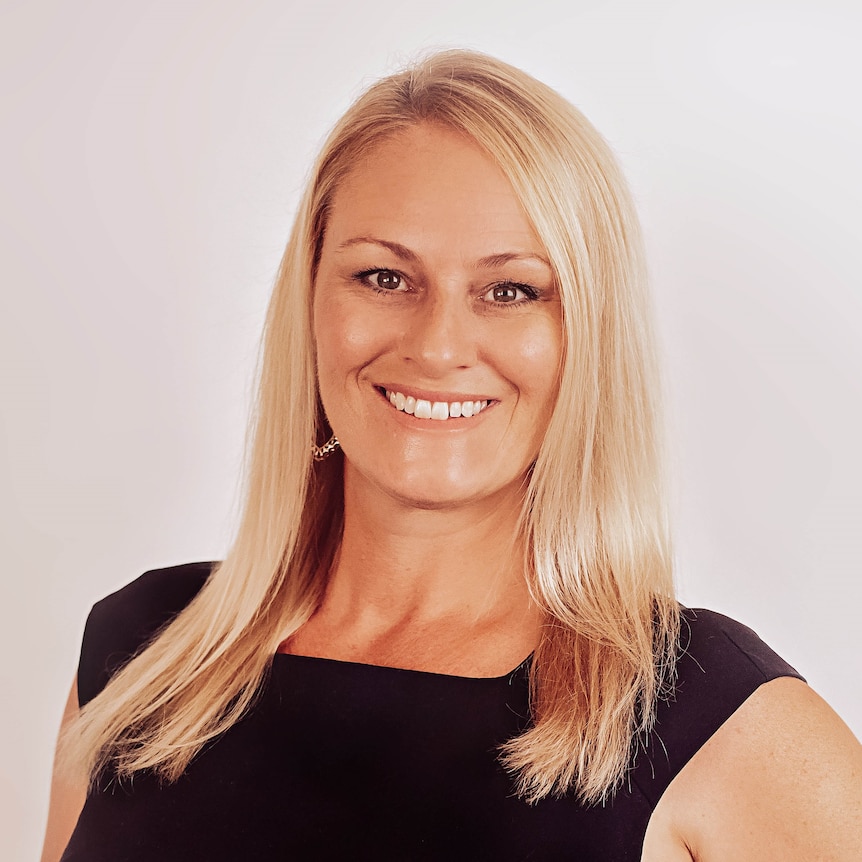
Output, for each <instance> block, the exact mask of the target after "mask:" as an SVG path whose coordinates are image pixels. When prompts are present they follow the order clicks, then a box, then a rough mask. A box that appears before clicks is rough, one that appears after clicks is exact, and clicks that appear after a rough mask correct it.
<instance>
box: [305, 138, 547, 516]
mask: <svg viewBox="0 0 862 862" xmlns="http://www.w3.org/2000/svg"><path fill="white" fill-rule="evenodd" d="M314 338H315V342H316V350H317V367H318V377H319V386H320V395H321V399H322V401H323V406H324V408H325V410H326V415H327V417H328V419H329V422H330V424H331V426H332V429H333V431H334V432H335V434H336V436H337V437H338V439H339V440H340V441H341V444H342V448H343V449H344V454H345V458H346V467H345V469H346V470H348V471H350V472H351V475H350V477H349V478H350V481H351V482H358V483H362V482H367V483H370V484H371V485H373V486H375V487H376V488H377V489H379V490H383V491H385V492H387V493H388V494H390V495H392V496H394V497H396V498H398V499H399V500H401V501H403V502H406V503H408V504H412V505H418V506H421V507H426V508H437V507H449V506H456V505H462V504H464V503H468V502H472V501H476V500H479V499H482V498H487V497H490V496H493V495H495V494H499V493H500V492H501V491H505V490H509V489H511V487H512V486H513V483H520V482H521V480H522V479H523V477H524V475H525V473H526V472H527V470H528V469H529V466H530V464H531V463H532V461H533V460H534V458H535V456H536V454H537V452H538V448H539V445H540V443H541V441H542V438H543V435H544V432H545V429H546V428H547V424H548V419H549V417H550V414H551V410H552V408H553V404H554V400H555V397H556V394H557V387H558V379H559V367H560V357H561V313H560V301H559V296H558V293H557V289H556V285H555V282H554V276H553V273H552V271H551V267H550V265H549V263H548V261H547V256H546V253H545V250H544V248H543V247H542V244H541V243H540V242H539V240H538V238H537V237H536V235H535V233H534V231H533V229H532V227H531V225H530V223H529V221H528V220H527V217H526V215H525V213H524V211H523V209H522V207H521V205H520V203H519V201H518V199H517V198H516V197H515V193H514V191H513V189H512V187H511V185H510V183H509V181H508V180H507V179H506V177H505V176H504V175H503V173H502V172H501V171H500V169H499V168H498V167H497V166H496V165H495V164H494V162H492V161H491V160H490V159H489V158H488V157H487V156H486V155H485V154H484V153H483V151H482V150H480V149H479V148H478V147H477V146H476V145H475V144H474V143H472V142H471V141H470V140H468V139H466V138H465V137H463V136H461V135H459V134H458V133H456V132H453V131H451V130H449V129H447V128H444V127H441V126H437V125H430V124H422V125H418V126H414V127H412V128H410V129H409V130H407V131H406V132H403V133H399V134H398V135H397V136H395V137H392V138H389V139H387V140H386V141H384V142H382V143H381V144H379V145H378V146H377V147H376V148H375V149H374V150H372V152H371V154H370V155H369V156H367V157H366V158H364V159H362V160H361V161H358V162H357V164H356V166H355V167H354V169H353V171H352V172H351V173H350V174H349V175H348V177H347V178H346V179H345V180H344V181H343V182H342V184H341V185H340V186H339V187H338V189H337V190H336V192H335V195H334V199H333V201H332V207H331V211H330V217H329V221H328V223H327V226H326V233H325V236H324V241H323V247H322V251H321V258H320V264H319V268H318V272H317V277H316V279H315V285H314Z"/></svg>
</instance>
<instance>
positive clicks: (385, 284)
mask: <svg viewBox="0 0 862 862" xmlns="http://www.w3.org/2000/svg"><path fill="white" fill-rule="evenodd" d="M354 278H356V279H358V280H359V281H362V282H364V283H365V284H367V285H369V286H370V287H373V288H375V289H376V290H380V291H387V292H391V291H394V290H402V289H403V288H404V279H403V278H402V276H401V275H400V274H399V273H397V272H394V271H393V270H391V269H366V270H365V271H364V272H358V273H356V275H355V276H354Z"/></svg>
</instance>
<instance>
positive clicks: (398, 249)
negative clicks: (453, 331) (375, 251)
mask: <svg viewBox="0 0 862 862" xmlns="http://www.w3.org/2000/svg"><path fill="white" fill-rule="evenodd" d="M354 245H379V246H383V248H386V249H389V251H391V252H392V253H393V254H394V255H396V256H397V257H400V258H401V259H402V260H405V261H407V262H409V263H414V264H415V263H419V255H417V254H416V252H414V251H412V250H411V249H409V248H407V246H406V245H401V243H399V242H391V241H390V240H387V239H379V238H378V237H374V236H355V237H352V238H351V239H348V240H345V241H344V242H343V243H341V245H339V246H338V248H337V249H336V250H335V251H336V253H338V252H341V251H344V250H345V249H347V248H350V247H351V246H354ZM513 260H535V261H538V262H539V263H542V264H544V265H545V266H547V267H548V269H551V268H552V267H551V262H550V261H549V260H548V259H547V258H546V257H545V256H544V255H541V254H535V253H533V252H514V251H506V252H500V253H498V254H489V255H487V256H486V257H481V258H479V260H477V261H476V265H477V266H478V267H479V268H480V269H495V268H497V267H501V266H503V265H504V264H507V263H510V262H511V261H513Z"/></svg>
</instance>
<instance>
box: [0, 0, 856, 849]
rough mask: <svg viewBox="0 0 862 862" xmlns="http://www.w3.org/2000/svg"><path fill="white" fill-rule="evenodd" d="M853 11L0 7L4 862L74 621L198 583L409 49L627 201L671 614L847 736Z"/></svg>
mask: <svg viewBox="0 0 862 862" xmlns="http://www.w3.org/2000/svg"><path fill="white" fill-rule="evenodd" d="M860 8H861V7H860V5H859V4H858V3H851V2H849V0H847V2H830V0H803V2H793V0H781V2H778V0H776V2H769V0H702V2H691V0H685V2H680V0H652V2H643V0H638V2H634V0H630V2H599V0H593V2H588V0H566V2H562V0H560V2H553V0H532V2H529V3H524V2H512V0H483V2H470V1H469V0H466V2H465V0H458V2H455V0H437V2H435V3H433V4H431V3H421V4H420V3H411V2H404V0H399V2H395V0H365V2H363V3H361V4H360V3H347V2H346V0H343V2H341V3H334V2H326V0H316V2H313V3H312V2H304V3H301V4H300V3H295V2H290V0H269V2H264V0H258V2H255V0H244V2H238V0H234V2H231V0H205V2H204V0H186V2H170V0H138V2H134V3H132V2H125V0H77V2H75V3H65V2H60V0H52V2H44V0H27V2H10V0H0V88H2V101H0V141H2V144H0V146H2V151H3V157H2V160H0V259H2V271H0V279H2V281H0V414H2V421H0V495H2V496H0V506H2V509H0V546H2V555H0V560H2V563H0V565H2V571H1V572H0V589H2V595H0V614H2V625H0V648H2V655H3V662H2V671H0V672H2V679H0V691H2V697H3V705H2V709H0V747H2V751H0V835H2V845H3V846H2V847H0V855H2V858H3V859H7V860H14V859H21V860H24V859H33V858H35V857H36V855H37V853H38V846H39V842H40V840H41V838H40V835H41V830H42V827H43V823H44V817H45V812H46V806H47V794H48V781H49V771H50V762H51V757H52V749H53V740H54V735H55V732H56V729H57V724H58V721H59V717H60V713H61V708H62V704H63V701H64V699H65V696H66V692H67V691H68V687H69V683H70V681H71V679H72V677H73V673H74V670H75V665H76V660H77V650H78V643H79V638H80V635H81V631H82V627H83V623H84V619H85V617H86V614H87V611H88V609H89V607H90V605H91V604H92V603H93V602H94V601H95V600H97V599H98V598H100V597H101V596H103V595H104V594H106V593H107V592H110V591H112V590H114V589H116V588H118V587H119V586H121V585H122V584H124V583H126V582H127V581H129V580H131V579H132V578H134V577H136V576H137V575H138V574H139V573H140V572H142V571H144V570H145V569H147V568H153V567H157V566H163V565H168V564H172V563H178V562H183V561H189V560H200V559H214V558H218V557H220V556H221V555H222V554H223V552H224V550H225V547H226V545H227V544H228V542H229V540H230V536H231V532H232V529H233V525H234V523H235V515H236V500H237V496H238V481H237V476H238V472H239V466H240V462H241V457H242V446H243V435H244V426H245V414H246V410H247V407H248V403H249V398H250V393H251V388H252V380H253V370H254V363H255V358H256V350H257V339H258V335H259V331H260V327H261V322H262V317H263V314H264V309H265V305H266V301H267V296H268V292H269V290H270V286H271V284H272V282H273V277H274V274H275V270H276V266H277V263H278V260H279V256H280V254H281V251H282V247H283V245H284V242H285V239H286V237H287V234H288V231H289V227H290V223H291V218H292V214H293V211H294V207H295V205H296V201H297V198H298V194H299V191H300V189H301V187H302V185H303V182H304V179H305V177H306V173H307V170H308V167H309V164H310V161H311V158H312V156H313V154H314V153H315V151H316V149H317V147H318V146H319V144H320V142H321V140H322V138H323V136H324V134H325V132H326V130H327V129H328V127H329V126H330V125H331V124H332V123H333V122H334V120H335V119H336V118H337V116H338V115H339V114H340V112H341V111H342V110H343V109H344V108H345V107H346V106H347V105H348V103H349V101H350V100H351V99H352V98H353V97H354V96H355V95H356V94H357V93H358V92H359V91H360V90H361V89H362V87H363V86H364V85H366V84H367V83H369V82H370V81H372V80H373V79H374V78H375V77H377V76H379V75H381V74H384V73H386V72H387V71H392V70H394V69H395V68H397V67H398V66H399V64H401V63H402V62H403V61H405V60H406V59H409V58H410V57H412V56H414V55H415V54H416V53H417V51H419V50H422V49H425V48H429V47H441V46H466V47H473V48H478V49H481V50H484V51H487V52H489V53H492V54H496V55H498V56H500V57H502V58H503V59H505V60H508V61H509V62H511V63H514V64H515V65H518V66H521V67H522V68H524V69H526V70H527V71H529V72H531V73H532V74H534V75H535V76H537V77H539V78H540V79H542V80H544V81H546V82H547V83H549V84H551V85H552V86H554V87H555V88H557V89H558V90H559V91H560V92H562V93H563V94H564V95H565V96H566V97H567V98H569V99H570V100H571V101H573V102H574V103H575V104H576V105H578V106H579V107H580V108H581V109H582V110H583V111H584V112H585V113H586V114H587V116H588V117H590V118H591V119H592V121H593V122H594V123H595V124H596V125H597V126H598V128H599V129H600V130H601V131H602V132H603V133H604V134H605V136H606V137H607V138H608V139H609V141H610V142H611V144H612V145H613V147H614V148H615V150H616V151H617V153H618V154H619V157H620V159H621V160H622V162H623V164H624V167H625V169H626V171H627V173H628V176H629V178H630V180H631V183H632V186H633V189H634V192H635V195H636V198H637V200H638V205H639V208H640V212H641V216H642V218H643V222H644V226H645V231H646V236H647V241H648V246H649V255H650V265H651V271H652V280H653V284H654V290H655V296H656V305H657V311H658V319H659V327H660V333H661V338H662V348H663V351H664V354H665V359H666V368H667V389H668V393H669V394H668V402H669V411H668V412H669V433H670V440H671V451H672V453H673V459H674V483H675V485H674V487H675V489H676V491H675V512H676V536H677V542H678V555H677V556H678V580H679V585H680V592H681V596H682V599H683V600H684V601H685V602H686V603H688V604H691V605H694V606H707V607H712V608H714V609H716V610H720V611H722V612H724V613H727V614H729V615H731V616H734V617H736V618H738V619H740V620H742V621H743V622H745V623H747V624H749V625H751V626H752V627H754V628H755V629H756V630H757V631H758V632H759V633H760V635H761V636H762V637H763V638H764V639H765V640H767V641H768V642H769V643H770V644H772V645H773V647H775V648H776V649H777V650H778V651H779V652H780V653H782V654H783V655H784V656H785V657H786V658H787V659H788V660H789V661H790V662H791V663H793V664H794V665H795V666H797V667H798V668H799V670H800V671H801V672H802V673H804V674H805V675H806V676H807V678H808V679H809V681H810V683H811V684H812V685H813V686H814V687H815V688H816V689H817V690H818V691H820V692H821V693H822V694H823V695H824V696H825V697H826V698H827V699H828V700H829V701H830V702H831V703H832V704H833V705H834V706H835V708H836V709H837V710H838V712H839V713H840V714H841V715H842V716H843V717H844V718H845V720H846V721H847V722H848V723H849V724H850V726H851V727H852V728H853V729H854V730H855V731H856V733H857V734H859V733H860V731H862V695H860V687H859V680H860V677H862V633H860V626H859V612H858V607H859V604H860V600H862V586H860V560H862V529H860V522H862V494H860V485H862V455H860V441H862V413H860V396H862V373H860V372H862V289H860V271H862V266H860V264H862V241H860V240H862V224H860V221H861V220H860V211H862V190H860V167H859V153H860V151H862V126H860V112H859V81H860V79H862V64H860V59H859V58H860V54H862V52H860V50H859V45H860V37H862V13H860Z"/></svg>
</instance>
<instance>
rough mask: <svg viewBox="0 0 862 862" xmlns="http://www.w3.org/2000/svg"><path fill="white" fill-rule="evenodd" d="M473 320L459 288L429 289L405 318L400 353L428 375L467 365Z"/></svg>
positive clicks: (473, 334) (470, 360) (472, 346)
mask: <svg viewBox="0 0 862 862" xmlns="http://www.w3.org/2000/svg"><path fill="white" fill-rule="evenodd" d="M476 323H477V321H476V320H475V315H473V314H472V313H471V310H470V308H469V305H468V302H467V300H466V299H465V297H464V294H463V292H462V291H451V292H446V291H429V293H428V294H426V296H425V297H424V298H423V301H422V302H420V303H417V304H416V306H414V308H413V313H412V314H411V316H410V319H409V320H408V321H407V327H406V329H405V331H404V334H403V336H402V339H401V350H402V355H403V357H404V359H406V360H407V361H410V362H414V363H416V366H417V368H418V369H420V370H421V371H422V372H423V373H424V374H427V375H428V376H430V377H442V376H443V375H445V374H446V373H448V372H450V371H453V370H456V369H458V368H468V367H469V366H470V365H472V364H474V363H475V361H476V335H477V331H476Z"/></svg>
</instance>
